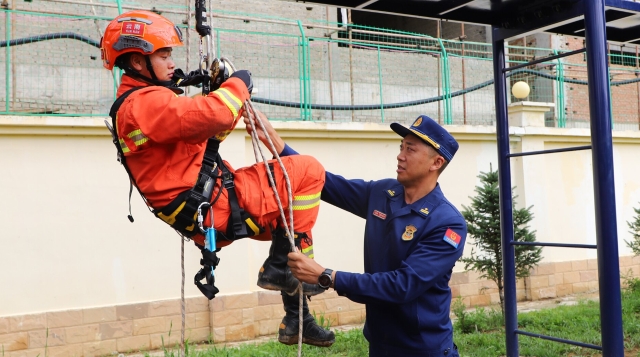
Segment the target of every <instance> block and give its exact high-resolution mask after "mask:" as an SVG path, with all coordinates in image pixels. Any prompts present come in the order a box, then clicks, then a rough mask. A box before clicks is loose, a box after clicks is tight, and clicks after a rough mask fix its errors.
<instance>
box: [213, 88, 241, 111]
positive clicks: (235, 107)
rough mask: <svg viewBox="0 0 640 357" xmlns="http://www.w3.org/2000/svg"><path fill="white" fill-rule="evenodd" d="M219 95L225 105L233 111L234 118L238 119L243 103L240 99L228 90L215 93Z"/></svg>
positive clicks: (221, 89)
mask: <svg viewBox="0 0 640 357" xmlns="http://www.w3.org/2000/svg"><path fill="white" fill-rule="evenodd" d="M213 93H214V94H217V95H218V97H219V98H220V99H221V100H222V101H223V102H224V104H225V105H226V106H227V108H229V110H231V113H232V114H233V117H234V118H236V117H237V116H238V112H239V111H240V108H242V102H241V101H240V99H238V97H236V96H235V95H233V94H232V93H231V92H230V91H229V90H228V89H226V88H220V89H218V90H217V91H215V92H213Z"/></svg>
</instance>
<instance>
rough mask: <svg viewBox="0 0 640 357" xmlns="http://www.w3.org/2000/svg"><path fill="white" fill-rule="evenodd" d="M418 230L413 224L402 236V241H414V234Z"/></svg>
mask: <svg viewBox="0 0 640 357" xmlns="http://www.w3.org/2000/svg"><path fill="white" fill-rule="evenodd" d="M417 230H418V228H416V227H415V226H414V225H413V224H410V225H408V226H406V227H405V228H404V233H403V234H402V240H404V241H408V240H412V239H413V233H415V232H416V231H417Z"/></svg>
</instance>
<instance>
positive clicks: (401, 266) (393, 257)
mask: <svg viewBox="0 0 640 357" xmlns="http://www.w3.org/2000/svg"><path fill="white" fill-rule="evenodd" d="M263 122H267V121H266V120H263ZM267 125H268V124H267ZM391 129H393V131H395V132H396V133H398V134H399V135H400V136H401V137H402V140H401V144H400V153H399V154H398V157H397V160H398V166H397V170H396V172H397V179H385V180H379V181H364V180H347V179H345V178H343V177H342V176H338V175H334V174H332V173H329V172H327V173H326V182H325V185H324V188H323V190H322V200H324V201H326V202H328V203H331V204H332V205H334V206H336V207H339V208H342V209H344V210H346V211H348V212H351V213H353V214H355V215H357V216H359V217H362V218H364V219H366V227H365V235H364V271H365V273H364V274H359V273H349V272H344V271H334V270H331V269H325V268H324V267H322V266H321V265H319V264H318V263H317V262H316V261H315V260H312V259H309V258H307V257H305V256H304V255H303V254H301V253H290V254H289V267H290V268H291V270H292V272H293V274H294V275H295V277H296V278H298V279H299V280H300V281H303V282H306V283H311V284H319V285H320V286H321V287H323V288H325V289H328V288H330V287H331V288H333V289H335V290H336V291H337V292H338V294H339V295H341V296H345V297H347V298H348V299H350V300H352V301H354V302H358V303H363V304H366V312H367V318H366V323H365V326H364V335H365V337H366V338H367V340H368V341H369V356H394V357H413V356H421V357H435V356H447V357H457V356H458V351H457V347H456V346H455V344H454V343H453V328H452V324H451V319H450V318H449V312H450V303H451V290H450V289H449V279H450V278H451V273H452V269H453V266H454V265H455V263H456V261H457V260H458V259H459V258H460V257H461V256H462V251H463V247H464V243H465V239H466V235H467V225H466V222H465V220H464V218H463V217H462V215H461V214H460V212H459V211H458V210H457V209H456V208H455V207H454V206H453V205H452V204H451V203H450V202H449V201H448V200H447V199H446V198H445V197H444V194H443V193H442V191H441V190H440V186H439V184H438V177H439V176H440V174H441V173H442V171H443V170H444V169H445V167H446V166H447V165H448V164H449V163H450V162H451V160H452V159H453V156H454V155H455V153H456V151H457V150H458V143H457V142H456V140H455V139H454V138H453V136H451V134H449V132H447V130H446V129H444V128H443V127H442V126H440V125H439V124H438V123H436V122H435V121H433V119H431V118H429V117H427V116H425V115H422V116H420V117H418V118H417V119H416V120H415V121H414V123H413V124H412V125H411V126H410V127H409V128H407V127H404V126H402V125H400V124H398V123H393V124H391ZM267 130H268V132H269V134H270V135H271V138H272V140H273V141H274V144H275V146H276V150H277V151H278V152H280V155H282V156H286V155H292V154H296V152H295V151H294V150H293V149H291V148H290V147H289V146H287V145H286V144H285V143H284V142H283V141H282V139H281V138H280V137H279V136H278V135H277V133H276V132H275V130H273V128H272V127H271V126H270V125H268V126H267ZM259 134H260V136H261V137H262V138H264V134H262V133H259Z"/></svg>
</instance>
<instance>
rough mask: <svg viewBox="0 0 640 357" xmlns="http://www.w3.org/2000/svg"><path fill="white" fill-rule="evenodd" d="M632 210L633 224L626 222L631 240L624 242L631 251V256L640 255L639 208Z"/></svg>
mask: <svg viewBox="0 0 640 357" xmlns="http://www.w3.org/2000/svg"><path fill="white" fill-rule="evenodd" d="M633 210H634V211H635V212H636V215H635V217H633V219H634V220H633V222H629V221H627V225H628V226H629V229H630V231H629V233H631V236H632V239H631V241H627V240H626V239H625V240H624V242H625V243H627V246H628V247H629V248H631V250H633V254H635V255H640V208H634V209H633Z"/></svg>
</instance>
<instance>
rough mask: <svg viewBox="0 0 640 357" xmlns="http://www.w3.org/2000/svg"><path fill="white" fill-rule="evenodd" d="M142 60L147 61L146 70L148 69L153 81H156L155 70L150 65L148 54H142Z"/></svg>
mask: <svg viewBox="0 0 640 357" xmlns="http://www.w3.org/2000/svg"><path fill="white" fill-rule="evenodd" d="M144 60H145V62H147V70H148V71H149V74H151V78H152V79H153V80H154V81H157V80H158V77H156V72H154V71H153V66H152V65H151V59H150V58H149V56H144Z"/></svg>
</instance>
